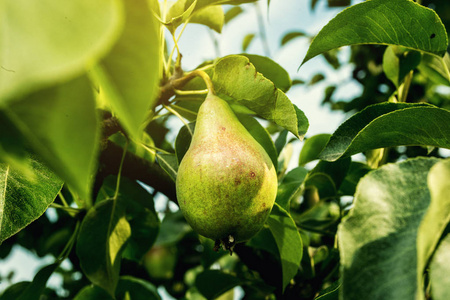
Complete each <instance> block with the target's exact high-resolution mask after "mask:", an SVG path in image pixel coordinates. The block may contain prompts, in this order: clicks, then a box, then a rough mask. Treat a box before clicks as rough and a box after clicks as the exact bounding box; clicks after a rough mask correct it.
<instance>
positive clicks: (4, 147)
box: [0, 110, 33, 179]
mask: <svg viewBox="0 0 450 300" xmlns="http://www.w3.org/2000/svg"><path fill="white" fill-rule="evenodd" d="M0 132H1V133H2V134H1V135H0V163H6V164H7V165H9V166H10V167H12V168H14V169H16V170H17V171H18V172H20V173H22V174H23V175H25V176H27V177H28V178H30V179H31V178H32V177H33V172H32V170H30V160H29V156H28V155H27V152H26V148H27V146H26V144H27V142H26V139H25V138H24V137H23V136H22V133H21V132H20V131H19V129H17V128H16V126H15V125H14V123H12V122H11V120H10V119H9V118H8V116H7V115H6V114H5V113H4V112H3V111H1V110H0Z"/></svg>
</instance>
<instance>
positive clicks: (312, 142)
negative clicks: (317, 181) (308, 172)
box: [298, 133, 331, 166]
mask: <svg viewBox="0 0 450 300" xmlns="http://www.w3.org/2000/svg"><path fill="white" fill-rule="evenodd" d="M330 136H331V134H328V133H322V134H317V135H314V136H312V137H310V138H307V139H306V140H305V143H304V144H303V147H302V150H301V151H300V158H299V161H298V165H299V166H304V165H306V164H307V163H309V162H311V161H314V160H316V159H319V154H320V152H322V150H323V148H325V145H326V144H327V143H328V141H329V140H330Z"/></svg>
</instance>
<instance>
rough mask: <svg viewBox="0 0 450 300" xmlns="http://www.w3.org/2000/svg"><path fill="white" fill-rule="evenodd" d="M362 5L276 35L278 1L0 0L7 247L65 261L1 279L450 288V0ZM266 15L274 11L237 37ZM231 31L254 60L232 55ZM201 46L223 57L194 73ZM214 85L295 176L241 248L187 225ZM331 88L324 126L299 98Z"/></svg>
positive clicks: (102, 289)
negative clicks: (191, 32) (318, 24)
mask: <svg viewBox="0 0 450 300" xmlns="http://www.w3.org/2000/svg"><path fill="white" fill-rule="evenodd" d="M321 2H322V3H321ZM350 2H351V1H348V0H328V1H324V0H323V1H317V0H310V1H309V3H308V5H309V6H310V9H311V10H314V14H315V15H314V16H315V17H318V16H321V13H322V12H323V11H326V10H328V9H330V10H333V11H336V10H337V9H338V10H342V11H341V12H340V13H338V14H337V15H336V16H335V17H334V18H332V19H331V20H330V21H329V22H328V24H327V25H325V26H324V27H323V28H322V29H321V30H319V31H318V33H317V35H316V36H315V37H314V33H313V32H311V31H309V29H308V28H306V27H304V25H305V24H303V23H302V22H303V20H302V19H300V18H299V19H298V24H292V25H293V26H294V25H295V26H296V27H289V28H287V29H286V32H284V33H281V35H279V36H277V37H276V38H277V40H276V41H278V43H277V44H274V43H271V42H273V41H274V40H273V36H272V34H273V31H271V30H270V31H269V30H267V31H266V29H265V25H268V26H272V24H276V23H277V21H278V20H274V19H273V18H274V14H272V13H271V10H272V9H274V7H275V5H277V7H278V6H279V5H282V4H275V3H274V2H273V1H272V3H271V1H259V2H257V1H255V0H177V1H156V0H150V1H148V0H130V1H128V0H127V1H125V0H110V1H105V0H99V1H85V0H78V1H75V2H73V1H72V2H70V3H64V5H63V4H60V3H59V2H58V1H53V0H42V1H35V0H29V1H27V2H25V1H23V0H15V1H13V0H3V1H0V7H1V9H0V19H1V20H2V21H1V22H2V26H1V29H0V49H1V50H0V65H1V66H0V67H1V68H0V244H1V246H0V259H9V258H10V257H12V254H14V253H15V251H17V249H18V248H20V247H22V248H25V249H28V250H29V251H31V253H35V254H36V256H38V257H45V258H46V259H48V258H49V257H51V258H53V260H54V261H53V262H48V261H47V260H46V262H45V265H42V266H41V267H40V269H38V270H37V271H35V274H33V276H31V277H30V279H29V280H28V281H21V282H17V280H16V277H15V275H7V274H5V273H1V274H0V277H1V278H0V279H1V281H2V283H3V285H2V287H4V290H3V291H0V299H1V300H9V299H44V298H45V299H83V300H84V299H87V300H89V299H111V300H114V299H117V300H118V299H126V300H139V299H165V295H164V294H166V293H167V294H169V295H170V296H172V297H173V298H175V299H222V300H226V299H230V300H231V299H233V298H236V297H237V296H239V297H241V298H243V299H255V300H258V299H300V300H312V299H322V300H326V299H344V300H345V299H360V298H361V297H363V298H364V297H365V298H368V299H419V300H421V299H437V300H440V299H447V298H448V295H449V294H450V290H449V286H450V282H449V279H448V276H447V275H448V273H449V271H450V268H449V266H450V257H449V252H450V234H449V228H450V227H449V226H450V225H449V224H450V217H449V216H450V202H449V201H450V200H449V199H450V198H449V197H448V195H449V194H450V185H449V181H448V178H450V160H449V158H448V156H449V154H448V151H449V150H448V149H450V127H449V126H450V125H449V124H450V96H449V92H448V88H449V86H450V71H449V70H450V55H449V53H448V49H449V48H448V32H449V29H450V13H449V11H450V4H449V2H448V1H447V0H433V1H431V0H422V1H412V0H371V1H362V2H361V1H360V2H361V3H359V4H356V5H350V4H351V3H350ZM345 6H348V7H347V8H346V9H342V7H345ZM255 8H256V9H255ZM260 8H267V10H268V13H270V19H271V20H269V17H268V18H267V20H265V18H263V16H261V15H258V16H256V17H257V18H256V19H257V20H258V21H257V22H258V23H257V24H256V25H257V26H255V27H245V26H243V27H242V28H239V31H240V32H239V35H238V34H237V32H233V31H231V28H232V27H233V26H234V25H235V24H238V23H239V22H240V21H242V20H244V21H246V22H247V23H248V22H249V20H251V18H249V15H250V14H253V13H255V12H256V14H261V11H265V10H260ZM431 8H432V9H431ZM284 9H285V11H284V13H285V14H286V15H287V14H289V13H290V9H291V8H290V7H285V8H284ZM272 19H273V20H272ZM192 23H194V24H197V25H194V26H192V28H193V29H195V28H196V27H197V28H199V25H200V26H202V30H206V31H209V33H211V34H210V36H207V39H206V40H208V38H211V39H212V43H213V44H214V46H215V50H216V56H214V55H213V54H211V53H209V52H207V51H205V49H206V48H208V47H209V45H208V43H209V42H208V41H206V42H205V40H204V39H203V38H202V37H200V34H201V33H202V32H203V31H198V34H199V36H198V37H197V36H195V38H193V39H192V40H189V41H188V40H187V39H186V38H187V37H186V36H185V32H187V31H188V28H189V29H190V28H191V24H192ZM297 25H300V27H298V26H297ZM229 29H230V30H229ZM196 33H197V32H196ZM230 33H231V35H233V38H234V39H235V38H236V37H240V39H238V40H237V41H236V43H235V44H236V45H238V46H237V47H238V49H237V50H238V52H239V47H241V48H242V50H243V52H247V51H253V50H255V52H256V53H243V54H232V55H229V54H228V53H226V54H227V55H224V54H225V53H222V54H221V53H220V52H223V51H224V49H225V48H224V47H223V45H222V43H224V42H227V40H226V38H227V36H228V35H230ZM269 33H270V36H269V35H268V34H269ZM191 37H192V36H191ZM197 38H198V39H197ZM222 38H225V39H224V40H222ZM241 39H242V40H241ZM297 39H300V40H301V41H302V42H310V43H311V45H310V46H309V49H308V50H307V51H306V49H298V46H299V45H301V44H300V43H293V42H292V41H294V40H297ZM183 43H192V44H193V45H195V47H193V48H192V49H186V48H184V44H183ZM260 43H261V45H263V46H262V47H261V45H260ZM267 45H268V46H270V47H275V46H276V47H278V48H276V49H267V48H268V47H266V46H267ZM250 46H251V47H250ZM342 46H351V47H346V48H345V50H341V49H340V47H342ZM227 47H228V45H227ZM296 47H297V48H296ZM258 50H261V51H259V52H264V53H266V54H265V55H261V54H260V53H259V52H258ZM269 50H271V51H269ZM303 50H305V52H306V55H305V57H304V58H303V62H302V64H301V65H302V66H303V68H302V69H301V71H302V73H300V74H299V75H292V74H290V73H289V72H288V70H287V69H286V64H287V63H286V59H289V60H288V64H293V65H295V64H297V65H298V64H299V62H295V61H294V58H290V56H292V53H305V52H302V51H303ZM189 51H195V52H196V53H195V55H198V56H199V57H202V59H205V61H203V62H201V63H200V65H199V66H198V67H196V68H194V69H193V70H190V71H187V70H186V66H187V65H192V64H188V63H187V61H186V60H189V59H190V58H191V57H192V56H191V53H190V52H189ZM275 51H276V52H275ZM270 52H272V53H276V54H275V55H272V56H271V55H270V54H269V53H270ZM319 54H322V58H323V60H322V61H321V62H320V63H317V65H314V63H313V62H309V64H306V63H307V62H308V61H309V60H311V59H312V58H313V57H315V56H317V55H319ZM222 55H224V56H222ZM317 62H319V60H317ZM305 64H306V65H305ZM310 64H311V65H310ZM307 67H308V68H309V67H311V70H309V69H308V68H307ZM303 70H304V71H303ZM343 74H348V75H343ZM346 76H348V77H346ZM298 77H300V78H298ZM344 77H345V78H344ZM291 78H293V79H291ZM349 83H351V84H352V85H353V84H355V85H357V86H358V87H360V89H358V88H356V89H353V86H351V87H350V88H349V87H348V84H349ZM302 89H303V91H305V92H307V93H308V95H311V96H310V97H309V99H303V98H306V97H302V96H303V95H302V96H301V97H299V98H297V97H296V96H297V95H298V93H297V92H298V91H302ZM212 90H214V91H215V93H217V95H219V96H220V98H222V99H224V100H225V101H226V102H227V103H228V104H229V105H230V107H231V108H232V110H233V111H234V112H235V113H236V115H237V117H238V119H239V122H240V123H241V124H242V125H243V126H244V127H245V129H246V130H247V131H248V132H249V133H250V134H251V136H253V137H254V138H255V140H256V141H257V142H258V143H259V145H261V146H262V147H263V148H264V150H265V152H267V154H268V156H269V158H270V161H272V163H273V165H274V166H275V168H276V171H277V172H276V176H277V177H278V178H277V179H278V187H277V193H276V199H275V205H274V207H273V208H272V210H271V213H270V215H269V217H268V219H267V221H266V222H265V224H264V226H263V227H262V229H261V230H260V231H259V232H258V233H257V234H256V235H255V236H254V237H252V238H251V239H250V240H248V241H246V242H242V243H238V244H236V245H235V247H234V249H233V251H232V252H229V251H224V250H223V249H216V245H215V244H214V241H213V240H210V239H208V238H206V237H203V236H201V235H199V234H198V233H197V232H195V231H194V230H193V229H192V228H191V227H190V226H189V225H188V224H187V222H186V220H185V218H184V216H183V214H182V212H181V211H180V210H179V209H178V198H177V194H176V186H175V182H176V178H177V172H178V166H179V165H180V163H181V161H182V159H183V157H184V155H185V153H186V151H187V149H188V148H189V146H190V144H191V140H192V134H193V133H194V132H195V124H196V120H197V114H198V110H199V107H200V105H201V104H202V103H203V101H204V100H205V94H206V93H207V92H211V91H212ZM308 91H311V93H309V92H308ZM317 91H320V93H319V94H321V96H319V97H322V99H323V100H322V99H317V97H316V96H315V95H317V93H316V92H317ZM294 97H295V98H294ZM294 100H295V101H294ZM321 100H322V105H323V109H327V108H330V109H331V110H332V111H334V112H335V113H346V115H345V117H346V118H345V119H346V120H345V121H342V122H341V124H340V126H337V128H336V129H335V130H334V129H333V130H331V131H334V132H327V131H319V132H323V133H321V134H317V133H316V132H317V129H318V128H311V129H312V130H311V132H313V133H309V132H308V129H309V121H308V118H309V120H310V121H311V124H317V123H316V121H317V120H315V118H316V116H315V115H314V114H313V113H311V115H309V113H307V114H306V115H305V113H304V112H303V111H302V110H301V109H300V108H306V106H309V105H311V103H313V102H314V103H317V101H321ZM297 105H298V106H297ZM299 107H300V108H299ZM310 111H311V110H310V109H309V107H308V110H306V109H305V112H310ZM175 117H176V118H179V119H181V121H182V124H181V125H180V126H178V125H177V124H179V123H176V122H173V120H174V119H175ZM319 121H320V122H323V123H327V122H328V119H327V118H326V117H325V118H323V120H319ZM303 138H305V141H304V142H302V140H303ZM299 147H301V149H299ZM236 151H239V150H236ZM238 154H239V153H237V152H236V155H238ZM227 163H228V162H227V161H225V162H224V165H226V164H227ZM193 168H195V166H192V169H193ZM189 172H190V170H188V171H187V173H188V175H189ZM211 181H212V180H211ZM219 184H220V183H219ZM193 188H197V187H193ZM198 188H200V187H198ZM218 198H219V197H218ZM217 205H220V203H217ZM228 209H235V207H232V206H231V207H229V208H228ZM46 212H47V213H46ZM212 222H214V220H212ZM215 250H217V251H215ZM229 254H232V255H229ZM66 260H67V261H69V262H70V263H68V264H65V263H64V264H63V262H65V261H66ZM14 263H15V262H14ZM54 276H57V277H59V278H60V279H61V281H62V284H61V285H60V286H58V287H55V284H54V283H53V282H52V279H53V278H54ZM11 278H12V280H11ZM31 278H33V279H31ZM236 287H240V289H239V291H240V293H242V294H243V295H240V294H239V295H238V293H234V292H235V291H236V289H235V288H236ZM162 289H164V294H163V293H161V291H162Z"/></svg>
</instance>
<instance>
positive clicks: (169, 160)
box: [156, 153, 178, 182]
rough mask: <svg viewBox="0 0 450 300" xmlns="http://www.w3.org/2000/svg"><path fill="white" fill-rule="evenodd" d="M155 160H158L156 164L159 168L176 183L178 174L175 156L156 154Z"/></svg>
mask: <svg viewBox="0 0 450 300" xmlns="http://www.w3.org/2000/svg"><path fill="white" fill-rule="evenodd" d="M156 158H157V159H158V164H159V165H160V166H161V168H162V169H163V170H164V171H166V173H167V174H168V175H169V176H170V178H171V179H172V180H173V182H176V181H177V173H178V159H177V156H176V155H175V154H163V153H158V154H157V155H156Z"/></svg>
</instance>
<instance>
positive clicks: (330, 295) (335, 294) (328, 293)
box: [314, 280, 342, 300]
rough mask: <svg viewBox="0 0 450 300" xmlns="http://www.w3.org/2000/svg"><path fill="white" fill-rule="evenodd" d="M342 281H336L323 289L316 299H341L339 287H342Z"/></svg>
mask: <svg viewBox="0 0 450 300" xmlns="http://www.w3.org/2000/svg"><path fill="white" fill-rule="evenodd" d="M341 285H342V283H341V281H340V280H338V281H336V282H334V283H333V284H332V285H331V286H329V287H328V288H326V289H325V290H323V291H321V292H320V294H319V296H317V298H314V300H339V289H340V288H341Z"/></svg>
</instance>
